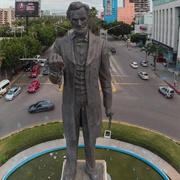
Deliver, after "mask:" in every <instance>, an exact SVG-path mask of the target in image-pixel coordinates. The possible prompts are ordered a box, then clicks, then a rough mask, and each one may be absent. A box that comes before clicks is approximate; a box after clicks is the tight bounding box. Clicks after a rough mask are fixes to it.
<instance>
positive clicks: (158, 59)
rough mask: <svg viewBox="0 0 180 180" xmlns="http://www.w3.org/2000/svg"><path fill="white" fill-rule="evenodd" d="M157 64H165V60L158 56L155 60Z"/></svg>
mask: <svg viewBox="0 0 180 180" xmlns="http://www.w3.org/2000/svg"><path fill="white" fill-rule="evenodd" d="M157 62H159V63H166V58H164V57H162V56H159V57H158V58H157Z"/></svg>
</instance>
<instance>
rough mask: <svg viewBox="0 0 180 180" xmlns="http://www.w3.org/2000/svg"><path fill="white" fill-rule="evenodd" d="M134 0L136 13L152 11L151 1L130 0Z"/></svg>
mask: <svg viewBox="0 0 180 180" xmlns="http://www.w3.org/2000/svg"><path fill="white" fill-rule="evenodd" d="M129 1H130V2H132V1H133V2H134V8H135V13H136V14H138V13H142V12H148V11H150V2H149V0H129Z"/></svg>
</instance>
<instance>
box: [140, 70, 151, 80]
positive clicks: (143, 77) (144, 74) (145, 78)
mask: <svg viewBox="0 0 180 180" xmlns="http://www.w3.org/2000/svg"><path fill="white" fill-rule="evenodd" d="M138 76H139V77H140V78H141V79H144V80H148V79H149V75H148V73H147V72H142V71H140V72H138Z"/></svg>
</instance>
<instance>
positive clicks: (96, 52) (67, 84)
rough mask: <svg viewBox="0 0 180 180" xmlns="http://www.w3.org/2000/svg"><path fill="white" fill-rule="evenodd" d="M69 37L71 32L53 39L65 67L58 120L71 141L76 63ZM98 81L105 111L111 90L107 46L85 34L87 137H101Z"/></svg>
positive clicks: (108, 103) (71, 35) (98, 38)
mask: <svg viewBox="0 0 180 180" xmlns="http://www.w3.org/2000/svg"><path fill="white" fill-rule="evenodd" d="M73 37H74V33H71V34H70V35H69V36H65V37H63V38H57V39H56V41H55V44H54V51H55V53H57V54H59V55H60V56H61V57H62V59H63V62H64V64H65V69H64V87H63V103H62V117H63V129H64V133H65V137H66V138H69V139H71V140H75V137H76V135H75V133H76V132H75V123H74V122H75V116H74V115H75V113H74V106H75V85H74V79H75V73H76V61H75V56H74V51H73ZM49 78H50V80H51V81H52V82H53V83H55V84H56V83H57V81H56V80H53V79H52V78H51V76H50V77H49ZM98 80H100V84H101V88H102V94H103V105H104V107H105V108H109V107H111V105H112V87H111V74H110V62H109V55H108V46H107V43H106V42H105V40H103V39H102V38H100V37H97V36H95V35H94V34H92V33H91V32H90V31H89V48H88V56H87V61H86V67H85V81H86V90H87V101H88V105H87V107H86V113H87V123H88V128H89V133H90V138H97V137H99V136H101V133H102V112H101V97H100V91H99V84H98Z"/></svg>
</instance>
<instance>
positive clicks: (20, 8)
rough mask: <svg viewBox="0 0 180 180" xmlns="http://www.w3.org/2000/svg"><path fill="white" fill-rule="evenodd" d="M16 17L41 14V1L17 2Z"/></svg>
mask: <svg viewBox="0 0 180 180" xmlns="http://www.w3.org/2000/svg"><path fill="white" fill-rule="evenodd" d="M15 16H16V17H37V16H39V2H30V1H29V2H28V1H26V2H24V1H19V2H17V1H16V2H15Z"/></svg>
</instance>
